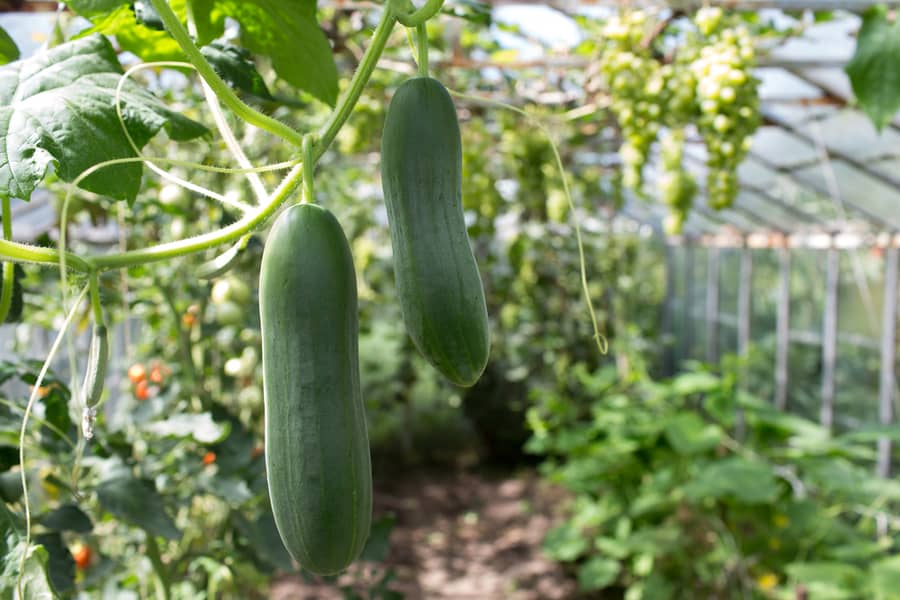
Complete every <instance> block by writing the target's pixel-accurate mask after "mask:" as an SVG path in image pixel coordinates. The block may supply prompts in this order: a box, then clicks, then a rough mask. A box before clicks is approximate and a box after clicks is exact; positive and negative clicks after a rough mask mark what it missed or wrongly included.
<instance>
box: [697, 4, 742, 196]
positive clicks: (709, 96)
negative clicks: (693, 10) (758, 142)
mask: <svg viewBox="0 0 900 600" xmlns="http://www.w3.org/2000/svg"><path fill="white" fill-rule="evenodd" d="M721 12H722V11H721V9H718V8H707V9H701V10H700V11H699V12H698V14H697V17H696V18H695V21H696V22H697V25H698V29H700V30H701V33H702V32H703V31H704V29H706V30H707V31H709V33H708V34H707V36H708V38H707V39H708V45H706V46H704V47H703V48H702V49H701V50H700V56H699V57H698V58H697V60H695V61H694V62H693V63H692V64H691V71H692V72H693V74H694V77H695V78H696V80H697V88H696V90H697V102H698V104H699V108H700V118H699V119H697V121H696V123H697V128H698V129H699V131H700V135H702V136H703V140H704V141H705V142H706V148H707V153H708V159H707V167H708V175H707V182H706V185H707V195H708V197H709V204H710V206H712V207H713V208H724V207H727V206H730V205H731V203H732V202H733V201H734V198H735V196H736V195H737V191H738V177H737V167H738V165H739V164H740V162H741V161H742V160H743V158H744V156H745V155H746V154H747V150H749V148H750V136H751V135H752V134H753V132H754V131H755V130H756V128H757V126H758V125H759V97H758V95H757V93H756V86H757V83H756V80H754V79H753V77H752V76H751V75H750V71H751V69H752V68H753V66H754V64H755V53H754V51H753V42H752V41H751V39H750V34H749V32H748V31H747V28H746V27H741V26H739V27H724V28H722V27H721V25H719V27H715V26H713V25H711V24H710V21H712V22H713V23H721V20H722V15H721ZM709 13H713V16H712V17H706V15H708V14H709ZM701 16H704V17H706V18H703V19H701ZM704 25H705V26H707V27H708V29H707V28H705V27H704Z"/></svg>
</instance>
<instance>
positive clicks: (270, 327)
mask: <svg viewBox="0 0 900 600" xmlns="http://www.w3.org/2000/svg"><path fill="white" fill-rule="evenodd" d="M259 311H260V321H261V326H262V362H263V393H264V401H265V428H266V470H267V474H268V483H269V498H270V500H271V502H272V512H273V514H274V516H275V523H276V525H277V526H278V532H279V533H280V534H281V539H282V541H283V542H284V545H285V547H286V548H287V549H288V551H289V552H290V553H291V555H292V556H293V557H294V558H295V559H296V560H297V562H299V563H300V565H301V566H302V567H303V568H305V569H307V570H308V571H311V572H313V573H317V574H321V575H330V574H334V573H338V572H340V571H342V570H343V569H344V568H346V567H347V566H348V565H349V564H350V563H352V562H353V561H354V560H355V559H356V557H357V556H359V553H360V552H361V551H362V548H363V545H364V544H365V541H366V538H367V537H368V535H369V525H370V523H371V519H372V468H371V462H370V456H369V440H368V435H367V433H366V416H365V408H364V406H363V402H362V396H361V394H360V387H359V349H358V335H359V331H358V326H357V296H356V273H355V271H354V267H353V259H352V257H351V255H350V246H349V244H348V243H347V238H346V237H345V236H344V232H343V230H342V229H341V226H340V224H339V223H338V221H337V219H336V218H335V217H334V215H332V214H331V213H330V212H328V211H327V210H325V209H323V208H320V207H318V206H315V205H311V204H300V205H295V206H292V207H290V208H288V209H287V210H286V211H284V213H282V215H281V216H280V217H279V218H278V219H277V221H276V222H275V225H274V226H273V227H272V231H271V232H270V234H269V237H268V239H267V240H266V245H265V249H264V250H263V257H262V266H261V268H260V278H259Z"/></svg>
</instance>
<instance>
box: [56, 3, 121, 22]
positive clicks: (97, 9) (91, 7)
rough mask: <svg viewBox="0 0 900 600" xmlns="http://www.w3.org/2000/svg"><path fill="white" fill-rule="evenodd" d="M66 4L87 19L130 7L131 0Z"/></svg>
mask: <svg viewBox="0 0 900 600" xmlns="http://www.w3.org/2000/svg"><path fill="white" fill-rule="evenodd" d="M66 4H67V5H68V6H69V8H71V9H72V10H74V11H75V12H77V13H78V14H79V15H81V16H82V17H85V18H88V19H90V18H92V17H97V16H101V15H105V14H109V13H111V12H113V11H114V10H116V9H117V8H119V7H120V6H128V5H129V4H131V0H66Z"/></svg>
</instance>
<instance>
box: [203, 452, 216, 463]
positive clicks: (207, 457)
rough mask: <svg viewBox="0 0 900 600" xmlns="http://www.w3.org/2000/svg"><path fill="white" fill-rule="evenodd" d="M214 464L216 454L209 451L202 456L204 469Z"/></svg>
mask: <svg viewBox="0 0 900 600" xmlns="http://www.w3.org/2000/svg"><path fill="white" fill-rule="evenodd" d="M214 462H216V453H215V452H212V451H210V452H207V453H206V454H204V455H203V466H204V467H206V466H209V465H211V464H213V463H214Z"/></svg>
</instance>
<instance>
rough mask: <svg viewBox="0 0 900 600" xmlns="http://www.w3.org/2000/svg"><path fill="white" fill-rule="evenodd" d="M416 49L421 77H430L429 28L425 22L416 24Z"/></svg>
mask: <svg viewBox="0 0 900 600" xmlns="http://www.w3.org/2000/svg"><path fill="white" fill-rule="evenodd" d="M416 50H417V53H416V56H417V59H416V60H417V61H418V63H419V77H428V29H427V25H426V24H425V23H421V24H419V25H417V26H416Z"/></svg>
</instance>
